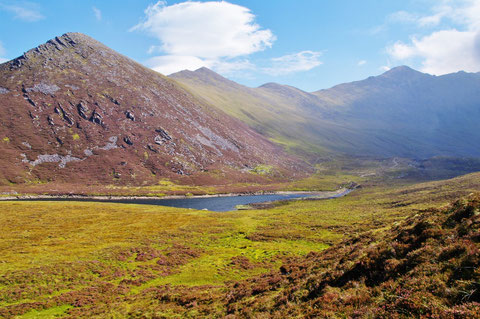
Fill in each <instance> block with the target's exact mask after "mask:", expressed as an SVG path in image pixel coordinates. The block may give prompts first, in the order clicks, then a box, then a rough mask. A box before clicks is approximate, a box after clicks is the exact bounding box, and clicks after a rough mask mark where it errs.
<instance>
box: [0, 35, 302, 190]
mask: <svg viewBox="0 0 480 319" xmlns="http://www.w3.org/2000/svg"><path fill="white" fill-rule="evenodd" d="M0 94H2V98H1V99H0V137H1V138H4V137H5V138H7V137H8V143H7V142H3V144H1V148H2V152H1V153H2V155H1V156H0V183H2V181H5V180H15V181H19V180H22V179H27V175H28V178H29V179H32V178H40V179H42V180H52V179H57V180H63V181H68V182H77V181H83V182H84V181H88V182H95V181H96V182H99V183H105V184H110V183H112V182H115V183H138V184H144V183H156V182H158V179H162V178H179V176H181V175H182V174H184V175H185V176H187V175H188V176H190V177H189V178H191V179H192V181H197V182H200V183H202V182H203V180H202V178H204V177H202V176H205V174H204V173H203V175H198V176H200V177H198V178H197V177H196V176H197V173H201V172H205V171H207V170H212V169H221V170H224V169H226V170H227V171H228V172H230V174H233V175H232V178H230V180H229V181H232V180H235V179H237V180H238V181H245V180H248V179H251V178H253V177H251V176H249V175H248V173H244V172H242V171H241V168H242V167H244V165H248V166H250V167H255V166H256V165H258V164H268V165H272V166H274V167H276V171H277V173H278V174H277V176H280V174H283V175H284V176H286V177H288V176H291V175H290V174H292V173H293V172H295V171H297V172H299V171H305V170H308V169H309V168H308V166H306V165H305V164H303V163H302V162H300V161H298V160H297V159H294V158H292V157H290V156H287V155H286V154H285V153H283V151H282V150H281V148H279V147H277V146H275V145H273V144H272V143H270V142H269V141H267V140H266V139H265V138H264V137H262V136H261V135H259V134H257V133H256V132H255V131H253V130H252V129H250V128H249V127H248V126H247V125H245V124H243V123H241V122H240V121H238V120H236V119H233V118H231V117H229V116H227V115H226V114H224V113H223V112H221V111H219V110H216V109H214V108H211V107H209V106H207V105H205V104H202V102H200V101H199V100H197V99H196V98H195V97H193V96H192V95H191V94H190V93H189V92H187V91H185V90H184V89H183V88H181V87H180V86H178V85H177V84H176V82H175V81H172V80H170V79H168V78H166V77H164V76H162V75H161V74H159V73H156V72H154V71H152V70H150V69H147V68H145V67H143V66H141V65H140V64H138V63H136V62H134V61H132V60H130V59H128V58H126V57H124V56H122V55H120V54H118V53H116V52H114V51H113V50H111V49H109V48H107V47H106V46H104V45H103V44H101V43H99V42H97V41H95V40H93V39H91V38H89V37H88V36H85V35H83V34H79V33H68V34H65V35H63V36H61V37H57V38H55V39H52V40H50V41H48V42H47V43H46V44H43V45H40V46H39V47H37V48H35V49H32V50H30V51H28V52H26V53H25V54H24V55H23V56H21V57H19V58H17V59H15V60H12V61H10V62H7V63H4V64H2V65H1V66H0ZM12 119H15V120H12ZM49 124H50V125H49ZM5 141H7V139H5ZM0 143H2V142H1V139H0ZM117 143H118V144H117ZM25 145H30V147H26V146H25ZM21 154H24V155H21ZM122 162H123V163H126V164H125V165H122V164H121V163H122ZM112 171H114V172H115V178H114V179H113V178H112ZM195 178H197V179H195ZM255 178H260V179H261V178H262V177H255ZM186 182H188V181H186ZM217 182H218V181H217Z"/></svg>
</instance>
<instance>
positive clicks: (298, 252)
mask: <svg viewBox="0 0 480 319" xmlns="http://www.w3.org/2000/svg"><path fill="white" fill-rule="evenodd" d="M478 189H480V174H471V175H466V176H463V177H459V178H455V179H452V180H448V181H438V182H430V183H423V184H417V185H413V186H402V187H400V186H386V185H385V184H383V185H381V186H374V185H372V186H369V187H364V188H361V189H359V190H356V191H355V192H353V193H351V194H349V195H348V196H347V197H344V198H340V199H335V200H324V201H298V202H291V203H284V204H283V205H280V206H277V207H275V208H272V209H267V210H247V211H238V212H230V213H214V212H208V211H194V210H183V209H174V208H166V207H158V206H157V207H153V206H140V205H121V204H99V203H75V202H54V203H52V202H1V203H0V209H1V211H2V214H1V215H0V247H1V249H0V261H1V262H0V317H5V318H14V317H17V316H18V318H42V317H43V318H52V317H55V316H58V317H67V318H85V317H89V318H105V317H116V318H122V317H129V318H132V317H133V318H135V317H138V318H145V317H152V318H153V317H157V318H163V317H173V318H178V317H183V318H185V317H187V318H188V317H192V318H193V317H223V316H225V315H226V314H227V313H228V312H231V313H238V314H240V316H241V317H243V316H247V315H248V308H250V309H252V311H253V312H251V314H252V315H254V314H255V312H258V313H263V314H265V315H266V316H269V315H270V314H272V313H275V312H276V311H279V312H278V313H279V314H282V316H284V315H285V314H288V313H289V311H290V310H288V309H289V308H288V307H286V306H285V303H282V302H283V301H282V300H285V299H282V298H280V297H279V298H280V299H276V296H287V298H290V295H289V294H288V293H289V291H291V290H289V289H294V288H295V287H299V288H300V290H298V292H297V293H294V295H295V296H297V297H298V298H299V299H295V298H296V297H293V299H291V300H292V301H291V302H293V304H292V313H295V311H298V309H301V307H303V306H302V302H306V303H309V302H310V299H309V300H305V298H304V297H302V296H304V293H305V291H306V290H305V289H307V288H304V286H303V285H304V279H305V276H304V273H305V271H304V270H302V269H307V268H302V267H303V266H299V267H300V268H298V271H297V270H288V274H282V273H281V272H279V269H287V268H285V267H292V266H291V265H292V262H295V263H299V264H300V263H305V264H306V265H307V266H308V267H310V266H315V265H316V260H318V259H319V258H323V257H321V256H323V254H322V253H321V252H322V251H323V250H324V249H326V248H328V247H331V250H328V252H327V254H326V255H325V256H327V257H325V258H326V259H325V260H330V259H328V258H330V257H328V256H332V252H337V253H336V254H335V256H334V257H331V258H334V259H332V260H333V261H331V262H335V264H337V263H338V262H336V261H335V260H338V261H340V259H341V258H342V256H344V259H342V260H343V261H342V263H344V265H343V264H339V265H340V266H339V267H344V268H339V269H344V270H347V268H348V269H350V268H351V267H354V266H355V265H356V264H357V263H358V262H359V261H358V260H360V259H359V258H361V256H363V255H362V254H361V253H360V254H358V256H359V257H355V256H356V255H352V256H350V255H349V254H350V252H351V251H352V249H353V247H357V246H352V245H355V240H357V241H358V240H360V241H358V243H359V244H357V245H360V243H366V242H367V238H373V240H374V242H375V241H378V243H377V244H378V245H379V246H378V247H379V248H378V249H379V250H381V249H384V248H383V247H387V246H385V245H387V243H388V242H387V241H385V239H390V238H392V236H396V235H395V234H397V233H399V232H401V231H402V230H403V229H404V230H408V229H410V228H411V227H413V226H414V224H415V223H420V222H421V220H422V218H426V219H428V220H432V223H435V222H437V221H438V225H440V223H443V222H444V220H446V219H448V218H449V217H448V216H450V215H446V213H442V214H440V215H439V216H440V217H438V216H437V215H438V214H437V213H433V211H430V210H428V211H427V212H425V211H424V210H425V209H428V208H429V207H442V206H444V205H446V204H448V203H449V202H451V201H453V200H454V199H456V198H459V197H462V196H467V195H468V194H470V193H471V192H474V191H478ZM458 207H459V206H458ZM475 209H476V208H475ZM432 214H437V215H435V216H433V215H432ZM415 215H418V216H417V217H413V216H415ZM452 216H456V215H455V213H453V215H452ZM408 218H411V219H408ZM412 218H413V219H412ZM469 218H470V217H469ZM406 219H407V221H406V222H402V221H404V220H406ZM460 221H461V223H460V224H458V226H455V225H456V224H455V225H454V227H453V228H451V229H450V230H445V231H444V232H441V233H438V235H439V236H440V237H438V238H437V237H435V238H434V240H447V238H448V236H450V235H452V234H453V235H455V234H457V235H458V236H462V237H461V239H460V240H461V242H466V240H470V239H468V238H469V237H468V236H470V235H469V234H471V231H470V228H471V227H473V226H471V225H473V224H465V225H466V226H465V227H467V228H465V229H466V231H467V232H466V233H461V229H462V228H460V227H464V226H461V225H464V224H463V221H464V220H463V219H460ZM472 222H475V220H473V219H472ZM429 225H430V224H429ZM475 225H476V224H475ZM429 227H430V226H429ZM439 227H440V226H439ZM442 227H443V226H442ZM449 227H450V226H449ZM469 227H470V228H469ZM442 229H443V228H442ZM442 231H443V230H442ZM365 232H367V233H365ZM444 235H445V236H444ZM457 235H455V236H457ZM467 235H468V236H467ZM372 236H373V237H372ZM355 238H357V239H355ZM402 238H403V237H402ZM405 238H406V237H405ZM459 238H460V237H459ZM349 240H350V241H349ZM368 240H370V241H371V239H368ZM472 240H473V239H472ZM469 245H470V246H468V247H475V245H476V244H469ZM472 245H473V246H472ZM376 247H377V246H372V247H371V250H372V251H377V250H376V249H377V248H376ZM438 247H440V248H438V249H441V247H443V246H438ZM358 249H361V247H359V248H358ZM385 249H387V248H385ZM435 249H437V248H435ZM468 249H470V248H468ZM359 251H360V252H362V250H359ZM369 251H370V250H369ZM435 251H436V250H435ZM310 252H314V253H310ZM418 252H419V253H420V252H422V251H418ZM473 252H476V251H475V250H473ZM344 254H345V255H344ZM455 254H456V253H454V255H453V256H456V255H455ZM459 254H460V255H461V256H464V255H465V254H467V255H468V254H470V250H467V252H459ZM475 254H477V253H475ZM467 255H465V256H467ZM312 256H313V257H312ZM422 256H423V255H421V254H420V255H419V257H418V258H422ZM425 256H427V257H428V258H430V255H425ZM335 258H336V259H335ZM373 258H375V257H373V256H372V259H371V260H375V259H373ZM455 258H457V257H455ZM458 258H460V257H458ZM461 258H463V257H461ZM468 258H470V257H468ZM458 260H459V261H461V260H464V259H458ZM465 260H467V259H465ZM468 260H470V259H468ZM329 262H330V261H329ZM282 265H285V266H283V268H281V267H282ZM289 265H290V266H289ZM342 265H343V266H342ZM366 265H367V266H368V265H370V264H366ZM392 265H394V264H392ZM477 266H478V265H477ZM368 267H370V266H368ZM392 267H393V266H392ZM288 269H293V268H288ZM308 269H310V268H308ZM333 269H334V268H331V270H332V271H333ZM392 269H393V268H392ZM441 271H443V270H441ZM445 271H446V272H445V276H448V275H449V274H450V273H449V272H448V271H447V270H445ZM435 273H438V272H435ZM296 274H298V278H296V277H295V276H297V275H296ZM312 274H313V275H314V278H317V277H315V276H321V273H320V272H318V271H317V272H312ZM332 276H333V277H331V278H336V277H334V276H338V273H337V272H335V273H332ZM419 276H420V275H419ZM422 276H423V273H422ZM425 276H426V277H425V278H432V280H434V279H435V278H436V277H433V276H432V275H431V274H428V273H425ZM429 276H430V277H429ZM462 276H463V275H462ZM319 278H320V279H321V278H323V277H319ZM329 278H330V277H329ZM344 278H346V277H344ZM405 278H407V277H405ZM412 278H416V277H412ZM422 278H423V277H422ZM461 278H462V279H461V280H471V279H469V278H467V277H461ZM320 279H319V281H318V282H321V281H320ZM288 280H292V282H293V283H298V284H294V285H291V286H289V285H287V286H285V285H286V282H287V281H288ZM332 280H333V279H332ZM412 280H413V279H412ZM315 282H316V281H314V282H312V285H309V286H308V287H310V288H311V289H313V287H317V286H315V285H313V284H314V283H315ZM469 282H470V281H469ZM469 282H468V283H465V285H466V286H465V287H466V288H468V287H470V286H468V285H469ZM357 283H358V287H360V288H358V289H359V290H356V291H357V292H358V293H360V289H367V288H368V287H367V288H365V286H364V284H362V281H361V279H359V278H357V279H353V280H352V281H351V285H352V287H353V288H348V287H346V286H345V287H344V286H340V288H341V289H356V288H355V287H357V286H356V285H357ZM346 284H347V283H346ZM346 284H345V285H346ZM407 284H408V285H409V286H407V287H410V285H413V284H414V283H409V282H407ZM398 285H400V286H401V283H400V282H399V283H398ZM319 287H320V286H319ZM342 287H343V288H342ZM392 287H393V286H392ZM455 287H457V286H455ZM462 287H463V286H462ZM310 288H308V289H310ZM420 288H421V287H420ZM458 288H461V287H460V286H458ZM271 289H273V290H271ZM315 289H317V290H312V291H315V293H318V295H315V296H314V295H312V298H311V300H313V299H314V297H315V298H321V297H322V296H324V295H322V293H323V292H322V291H321V290H319V289H320V288H315ZM421 289H423V288H421ZM282 291H283V292H282ZM350 291H352V293H353V291H354V290H349V292H350ZM465 291H467V292H468V291H470V290H465ZM332 293H338V294H342V293H343V292H342V291H337V290H335V291H333V292H332ZM327 296H328V295H327ZM332 296H333V295H332ZM371 296H373V295H368V298H370V297H371ZM455 296H460V295H459V294H456V295H455ZM460 297H461V296H460ZM325 298H326V297H325ZM372 298H373V297H372ZM465 298H467V299H464V301H462V303H466V302H469V301H471V299H468V298H471V297H468V296H467V297H465ZM342 300H344V299H342ZM345 300H346V299H345ZM349 300H352V302H357V301H355V300H354V299H349ZM415 300H416V299H415ZM359 302H360V301H359ZM365 302H367V303H366V305H367V306H368V307H370V305H376V302H377V301H376V299H375V300H371V299H368V300H366V301H365ZM262 303H263V305H262V306H261V304H262ZM277 303H279V304H278V306H277ZM289 303H290V302H288V303H287V304H289ZM247 306H248V307H247ZM312 307H313V306H312ZM332 307H333V306H332ZM372 307H373V306H372ZM449 307H450V305H449ZM451 307H452V309H453V307H454V306H451ZM467 308H468V307H467ZM467 308H465V309H463V308H462V309H463V310H462V311H467V310H468V309H467ZM332 309H334V308H332ZM348 309H350V308H348ZM348 309H347V310H348ZM352 309H353V308H352ZM355 309H357V308H355ZM458 309H460V308H458ZM347 310H345V311H347ZM332 311H333V310H332ZM348 311H349V310H348Z"/></svg>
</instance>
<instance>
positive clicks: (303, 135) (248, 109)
mask: <svg viewBox="0 0 480 319" xmlns="http://www.w3.org/2000/svg"><path fill="white" fill-rule="evenodd" d="M212 73H214V72H212V71H209V70H208V71H207V70H206V69H204V68H203V69H200V70H197V71H195V72H191V71H182V72H179V73H175V74H173V75H171V78H173V79H175V80H176V81H178V82H179V83H181V84H183V85H185V87H188V88H189V89H191V90H192V91H193V92H195V93H196V94H197V96H200V97H202V98H203V99H204V100H205V101H206V102H208V103H210V104H212V105H214V106H216V107H217V108H219V109H222V110H224V111H225V112H227V113H229V114H230V115H233V116H236V117H237V118H240V119H242V120H243V121H245V122H246V123H249V124H250V125H252V126H253V127H254V128H256V129H257V131H259V132H261V133H262V134H264V135H266V136H267V137H269V138H270V139H271V140H273V141H276V142H279V143H281V144H283V145H284V146H286V147H287V148H291V149H292V150H293V151H296V152H299V151H300V152H307V153H313V154H323V155H326V154H347V155H355V156H375V157H393V156H401V157H410V158H420V159H421V158H428V157H432V156H466V157H468V156H473V157H479V156H480V149H479V148H478V147H477V145H478V141H480V131H479V130H478V129H477V126H478V123H477V122H478V118H480V73H465V72H458V73H455V74H447V75H443V76H433V75H429V74H424V73H421V72H418V71H415V70H413V69H411V68H409V67H406V66H401V67H397V68H393V69H391V70H389V71H387V72H385V73H384V74H381V75H379V76H375V77H369V78H367V79H365V80H362V81H357V82H351V83H345V84H340V85H337V86H335V87H333V88H330V89H326V90H320V91H316V92H312V93H308V92H304V91H301V90H299V89H296V88H294V87H291V86H286V85H280V84H275V83H268V84H265V85H262V86H260V87H258V88H248V87H245V86H241V85H239V84H237V83H234V82H232V81H229V80H227V79H225V78H222V77H221V76H219V75H218V74H212ZM207 79H210V80H207ZM213 79H214V80H213Z"/></svg>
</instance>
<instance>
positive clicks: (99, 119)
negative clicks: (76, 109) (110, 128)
mask: <svg viewBox="0 0 480 319" xmlns="http://www.w3.org/2000/svg"><path fill="white" fill-rule="evenodd" d="M102 119H103V117H102V116H101V115H100V114H99V113H97V111H93V112H92V115H91V116H90V119H89V121H90V122H92V123H95V124H99V125H103V120H102Z"/></svg>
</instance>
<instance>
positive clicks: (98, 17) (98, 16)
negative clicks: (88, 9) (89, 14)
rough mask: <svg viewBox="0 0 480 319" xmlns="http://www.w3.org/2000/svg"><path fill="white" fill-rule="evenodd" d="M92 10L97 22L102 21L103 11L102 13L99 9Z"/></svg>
mask: <svg viewBox="0 0 480 319" xmlns="http://www.w3.org/2000/svg"><path fill="white" fill-rule="evenodd" d="M92 10H93V14H94V15H95V18H96V19H97V21H102V11H100V9H98V8H97V7H92Z"/></svg>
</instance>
